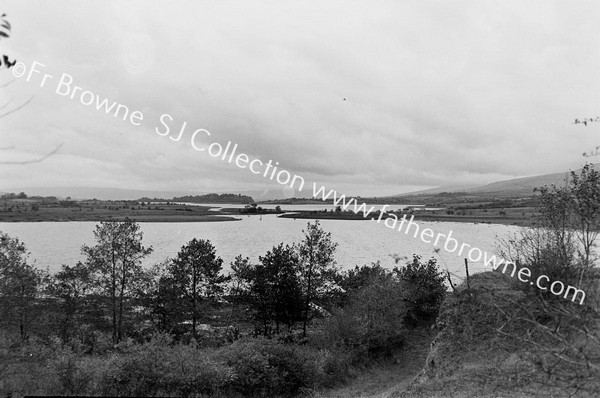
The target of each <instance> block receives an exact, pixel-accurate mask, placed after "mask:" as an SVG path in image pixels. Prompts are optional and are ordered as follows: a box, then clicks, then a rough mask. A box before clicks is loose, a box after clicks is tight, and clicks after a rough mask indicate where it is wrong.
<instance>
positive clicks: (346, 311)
mask: <svg viewBox="0 0 600 398" xmlns="http://www.w3.org/2000/svg"><path fill="white" fill-rule="evenodd" d="M373 270H377V271H378V272H362V273H361V274H362V276H363V277H362V278H360V283H359V284H357V285H356V286H355V287H353V288H352V289H350V290H349V291H350V295H349V297H348V299H347V303H346V305H345V306H344V308H343V309H339V310H337V311H336V312H335V313H334V315H333V316H332V317H330V318H329V319H328V320H327V321H326V322H325V324H324V326H323V333H322V336H321V340H322V343H321V344H322V346H323V347H336V348H347V349H351V350H352V351H353V352H354V354H355V358H360V360H361V361H362V362H364V360H366V359H368V358H369V357H373V356H375V357H376V356H381V355H387V354H390V353H391V352H392V351H393V350H394V349H395V348H397V347H399V346H400V345H401V344H402V341H403V337H404V332H405V328H404V319H405V317H406V315H407V307H406V304H405V300H404V296H403V292H402V290H401V285H400V283H399V282H398V281H397V280H396V279H395V278H394V277H393V274H392V273H390V272H379V271H380V270H379V268H378V267H377V266H376V265H375V266H374V267H373ZM363 271H364V270H363ZM354 364H356V362H354Z"/></svg>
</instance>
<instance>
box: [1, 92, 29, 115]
mask: <svg viewBox="0 0 600 398" xmlns="http://www.w3.org/2000/svg"><path fill="white" fill-rule="evenodd" d="M33 97H34V96H33V95H32V96H31V98H29V99H28V100H27V101H25V102H24V103H23V104H21V105H20V106H18V107H16V108H15V109H13V110H10V111H8V112H6V113H5V114H2V115H0V118H3V117H4V116H8V115H10V114H11V113H13V112H16V111H18V110H19V109H21V108H23V107H24V106H25V105H27V104H28V103H30V102H31V100H32V99H33ZM11 100H12V99H11Z"/></svg>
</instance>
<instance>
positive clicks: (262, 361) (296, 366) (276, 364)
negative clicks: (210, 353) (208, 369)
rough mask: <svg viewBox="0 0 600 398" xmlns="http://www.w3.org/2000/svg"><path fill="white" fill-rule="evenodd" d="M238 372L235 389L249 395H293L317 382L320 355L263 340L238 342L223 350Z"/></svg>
mask: <svg viewBox="0 0 600 398" xmlns="http://www.w3.org/2000/svg"><path fill="white" fill-rule="evenodd" d="M223 357H224V359H225V361H226V363H227V365H229V366H230V367H232V369H233V371H234V375H235V376H234V378H233V381H232V388H233V389H234V390H235V391H236V392H238V393H241V394H243V395H249V396H269V397H271V396H279V395H282V396H290V395H294V394H297V393H298V392H300V390H301V389H303V388H306V387H308V386H310V385H312V384H313V383H314V381H315V380H316V379H317V377H316V370H315V364H316V363H317V352H316V351H315V350H312V349H310V348H309V347H306V346H295V345H286V344H282V343H278V342H276V341H273V340H267V339H263V338H258V339H253V340H238V341H236V342H235V343H233V344H232V345H231V346H229V347H226V348H225V349H224V350H223Z"/></svg>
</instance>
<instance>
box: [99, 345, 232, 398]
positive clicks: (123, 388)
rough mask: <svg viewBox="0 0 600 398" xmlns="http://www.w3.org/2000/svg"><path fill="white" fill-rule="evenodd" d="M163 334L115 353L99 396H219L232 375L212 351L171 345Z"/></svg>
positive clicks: (102, 379)
mask: <svg viewBox="0 0 600 398" xmlns="http://www.w3.org/2000/svg"><path fill="white" fill-rule="evenodd" d="M171 344H172V340H171V338H170V337H169V336H166V335H157V336H155V337H154V338H153V339H152V340H151V341H150V342H149V343H147V344H144V345H133V346H131V347H129V348H127V349H126V350H125V352H124V353H122V354H120V355H115V356H114V357H113V358H112V359H111V360H110V364H109V366H107V371H106V372H105V373H104V374H103V375H102V378H101V385H102V389H101V394H102V395H127V396H154V395H160V394H163V395H164V394H166V393H168V394H175V395H177V396H190V395H197V394H201V395H202V394H204V395H219V394H220V393H221V392H222V391H224V390H226V388H227V385H228V384H229V383H230V382H231V380H232V377H233V374H232V372H231V370H230V369H229V368H228V367H227V366H225V365H223V364H222V363H221V362H220V361H218V360H215V359H214V358H213V356H214V355H213V351H209V350H198V349H196V348H194V347H192V346H186V345H174V346H171Z"/></svg>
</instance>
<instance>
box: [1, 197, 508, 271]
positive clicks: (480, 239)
mask: <svg viewBox="0 0 600 398" xmlns="http://www.w3.org/2000/svg"><path fill="white" fill-rule="evenodd" d="M225 207H230V206H229V205H227V206H225ZM297 207H298V206H296V208H297ZM319 208H321V209H322V208H323V206H320V207H319ZM238 217H239V218H241V220H240V221H231V222H205V223H191V222H190V223H140V225H141V229H142V231H143V233H144V237H143V242H144V245H146V246H152V247H153V248H154V252H153V253H152V254H151V255H150V256H148V257H147V258H146V260H145V261H144V265H146V266H149V265H151V264H154V263H157V262H160V261H162V260H164V259H166V258H169V257H171V258H172V257H175V256H176V255H177V252H178V251H179V249H180V248H181V246H183V245H184V244H186V243H187V242H188V241H190V240H191V239H192V238H198V239H210V241H211V242H212V243H213V245H215V247H216V250H217V255H219V256H220V257H221V258H223V260H224V268H225V270H226V271H228V270H229V269H230V266H229V264H230V262H231V261H233V259H234V258H235V257H236V256H237V255H239V254H241V255H242V256H244V257H246V256H247V257H250V259H251V260H252V261H258V256H260V255H264V254H265V253H266V251H267V250H270V249H271V248H272V247H273V246H274V245H277V244H278V243H280V242H284V243H289V244H292V243H294V242H299V241H300V240H301V239H302V237H303V235H302V230H303V229H304V228H305V227H306V224H307V222H308V221H310V220H301V219H298V220H295V219H290V218H277V217H276V216H275V215H263V216H262V217H259V216H238ZM95 225H96V223H95V222H21V223H0V231H2V232H5V233H8V234H9V235H10V236H12V237H18V238H19V239H20V240H21V241H23V242H24V243H25V245H26V247H27V249H28V251H29V252H30V253H31V255H30V259H33V260H35V262H36V265H37V266H38V267H40V268H46V267H47V268H48V269H49V270H50V271H51V272H54V271H56V270H58V269H60V265H61V264H69V265H72V264H75V263H76V262H77V261H78V260H83V259H84V256H83V255H82V254H81V246H82V245H83V244H88V245H92V244H94V237H93V230H94V228H95ZM321 226H322V228H323V229H325V230H326V231H328V232H331V234H332V239H333V241H335V242H337V243H338V244H339V246H338V249H337V252H336V261H337V263H338V265H339V266H341V267H342V268H344V269H347V268H352V267H354V266H355V265H363V264H370V263H372V262H375V261H380V262H381V264H382V265H383V266H385V267H389V268H392V267H394V266H395V265H397V264H396V263H395V261H394V259H393V257H392V255H394V254H397V255H400V256H406V257H407V258H412V254H413V253H416V254H420V255H422V256H423V258H429V257H431V256H434V257H436V258H437V259H438V262H439V263H440V264H441V265H442V266H443V267H448V269H449V270H450V271H451V272H452V273H454V274H456V275H457V278H458V277H462V276H464V260H463V258H464V257H465V256H464V255H463V256H461V257H458V256H457V254H456V253H448V252H446V251H445V250H444V249H443V248H442V249H441V250H439V252H438V253H435V252H434V246H433V244H431V243H425V242H423V241H421V239H420V238H419V237H417V238H413V236H412V234H411V235H405V234H404V230H402V232H398V231H396V230H392V229H389V228H387V227H385V226H384V225H383V222H382V223H381V224H377V223H376V222H375V221H368V220H364V221H363V220H321ZM419 226H420V228H421V229H423V228H431V229H432V230H433V231H434V232H435V233H436V234H437V233H438V232H439V233H443V234H447V233H448V232H449V231H452V237H453V238H456V239H457V240H458V241H459V242H464V243H467V244H469V245H471V247H478V248H479V249H481V250H483V251H487V252H488V253H490V254H491V253H493V252H495V248H496V241H497V237H498V236H500V237H505V236H507V235H508V234H509V233H512V232H515V231H517V227H514V226H506V225H498V224H472V223H449V222H419ZM413 230H414V228H413ZM463 254H466V253H463ZM404 263H405V261H401V262H399V263H398V265H402V264H404ZM469 269H470V272H471V273H474V272H477V271H483V270H484V267H483V261H481V262H479V263H471V264H470V267H469Z"/></svg>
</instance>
